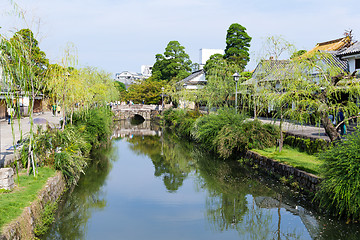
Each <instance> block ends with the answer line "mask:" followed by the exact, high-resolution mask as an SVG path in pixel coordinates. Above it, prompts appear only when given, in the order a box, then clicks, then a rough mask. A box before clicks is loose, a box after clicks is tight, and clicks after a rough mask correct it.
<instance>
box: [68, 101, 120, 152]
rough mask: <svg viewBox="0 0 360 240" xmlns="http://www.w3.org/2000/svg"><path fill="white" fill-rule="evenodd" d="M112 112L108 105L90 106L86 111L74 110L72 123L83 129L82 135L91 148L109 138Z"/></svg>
mask: <svg viewBox="0 0 360 240" xmlns="http://www.w3.org/2000/svg"><path fill="white" fill-rule="evenodd" d="M112 117H113V113H112V111H111V110H110V109H109V108H108V107H100V108H92V109H90V110H88V111H83V112H76V113H74V116H73V124H74V125H76V126H78V127H79V129H81V130H82V131H83V135H85V137H86V138H87V141H88V142H89V143H90V144H91V145H92V147H93V148H97V147H99V145H100V144H101V143H106V142H108V140H109V135H110V134H111V133H112V121H113V120H112Z"/></svg>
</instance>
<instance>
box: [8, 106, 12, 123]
mask: <svg viewBox="0 0 360 240" xmlns="http://www.w3.org/2000/svg"><path fill="white" fill-rule="evenodd" d="M7 114H8V124H10V123H11V118H12V117H13V115H14V109H13V108H12V107H11V106H8V108H7Z"/></svg>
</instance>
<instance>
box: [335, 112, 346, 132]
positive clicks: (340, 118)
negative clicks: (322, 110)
mask: <svg viewBox="0 0 360 240" xmlns="http://www.w3.org/2000/svg"><path fill="white" fill-rule="evenodd" d="M344 120H345V115H344V112H343V110H342V108H339V112H338V115H337V122H338V123H341V122H343V121H344ZM339 128H340V135H341V136H342V135H345V134H346V125H345V122H343V123H341V124H340V126H339Z"/></svg>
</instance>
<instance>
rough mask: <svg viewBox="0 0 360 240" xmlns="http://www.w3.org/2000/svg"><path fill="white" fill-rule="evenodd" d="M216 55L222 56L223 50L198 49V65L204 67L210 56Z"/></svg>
mask: <svg viewBox="0 0 360 240" xmlns="http://www.w3.org/2000/svg"><path fill="white" fill-rule="evenodd" d="M216 53H219V54H224V53H225V52H224V50H223V49H205V48H201V49H200V62H199V64H200V65H205V64H206V61H207V60H208V59H209V58H210V56H211V55H214V54H216Z"/></svg>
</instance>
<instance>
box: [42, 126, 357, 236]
mask: <svg viewBox="0 0 360 240" xmlns="http://www.w3.org/2000/svg"><path fill="white" fill-rule="evenodd" d="M121 126H122V127H120V125H119V126H118V127H117V128H116V130H115V132H114V136H113V140H112V146H111V147H110V148H109V149H106V150H102V151H101V152H98V153H95V154H94V155H93V156H92V158H93V161H92V164H91V166H90V167H89V168H88V169H87V171H86V175H84V176H83V177H82V178H81V179H80V181H79V183H78V185H77V186H76V187H75V188H74V189H71V190H70V191H69V192H68V193H67V194H66V195H65V196H64V197H63V199H62V201H61V203H60V206H59V210H58V212H57V214H56V220H55V222H54V224H53V225H52V226H51V229H50V231H49V232H48V233H47V234H46V236H44V237H43V239H104V240H105V239H156V240H161V239H256V240H257V239H326V240H329V239H359V227H358V225H357V224H345V223H344V221H341V220H337V219H331V218H330V219H329V217H325V216H324V214H319V213H317V212H316V211H315V210H314V209H312V206H311V202H310V203H309V201H308V200H307V199H306V198H305V197H303V196H302V195H300V194H299V193H296V192H294V191H291V190H290V189H288V188H286V187H284V186H283V185H282V184H280V183H279V182H276V181H274V180H272V179H270V178H268V177H267V176H265V175H263V174H260V173H258V172H257V171H256V170H254V169H249V168H246V167H242V166H241V165H240V164H238V163H227V162H224V161H222V160H219V159H217V158H216V157H214V156H211V155H210V154H209V153H206V152H204V151H202V150H201V149H199V148H197V147H196V146H194V145H193V144H191V143H188V142H186V141H184V140H181V139H178V138H176V137H175V136H174V135H172V134H171V133H166V132H162V131H160V129H159V128H156V127H155V128H154V127H153V125H152V124H151V123H149V122H145V123H143V124H141V125H139V126H136V127H135V126H132V125H130V124H129V123H124V122H123V123H122V125H121Z"/></svg>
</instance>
